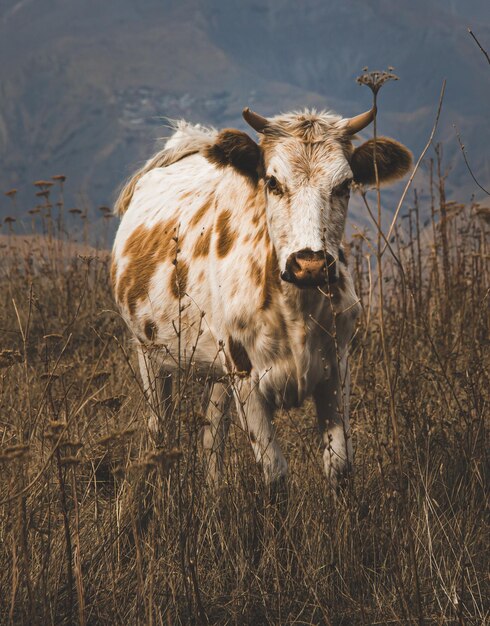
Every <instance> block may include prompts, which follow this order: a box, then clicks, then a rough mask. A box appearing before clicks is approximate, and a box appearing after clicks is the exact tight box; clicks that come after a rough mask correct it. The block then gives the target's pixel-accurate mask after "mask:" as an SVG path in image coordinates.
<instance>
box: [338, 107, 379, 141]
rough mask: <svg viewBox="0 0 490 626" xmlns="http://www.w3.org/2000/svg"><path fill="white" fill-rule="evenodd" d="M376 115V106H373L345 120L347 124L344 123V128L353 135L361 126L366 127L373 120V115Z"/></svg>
mask: <svg viewBox="0 0 490 626" xmlns="http://www.w3.org/2000/svg"><path fill="white" fill-rule="evenodd" d="M375 115H376V107H373V108H372V109H371V110H370V111H365V112H364V113H361V114H360V115H356V116H355V117H351V118H350V119H349V120H347V124H346V125H345V130H346V132H347V134H348V135H355V134H356V133H358V132H359V131H361V130H362V129H363V128H366V126H368V125H369V124H371V122H372V121H373V120H374V116H375Z"/></svg>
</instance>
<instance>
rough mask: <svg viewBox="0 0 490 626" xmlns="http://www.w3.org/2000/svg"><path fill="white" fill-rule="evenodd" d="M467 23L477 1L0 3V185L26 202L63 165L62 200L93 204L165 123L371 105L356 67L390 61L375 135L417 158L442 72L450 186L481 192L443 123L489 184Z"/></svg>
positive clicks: (478, 22) (487, 26)
mask: <svg viewBox="0 0 490 626" xmlns="http://www.w3.org/2000/svg"><path fill="white" fill-rule="evenodd" d="M468 26H471V28H472V29H473V30H474V32H475V33H476V34H477V36H478V38H479V39H480V41H481V42H482V44H483V45H484V46H485V47H486V48H487V49H488V48H490V46H489V42H490V8H489V3H488V1H487V0H411V1H410V2H407V1H402V0H346V1H343V2H334V1H333V0H226V1H223V0H104V1H103V2H102V1H101V0H0V58H1V64H0V103H1V105H0V163H1V169H0V190H2V191H7V190H8V189H10V188H11V187H16V188H18V189H19V196H20V201H21V202H20V204H21V206H22V207H24V208H29V207H30V206H32V205H34V204H35V196H34V188H33V187H32V186H31V183H32V181H34V180H36V179H39V178H49V177H50V176H51V175H53V174H61V173H62V174H65V175H66V176H67V177H68V181H67V185H68V187H67V189H68V196H67V199H68V202H69V203H71V204H77V205H78V206H81V205H83V206H87V207H91V208H92V209H96V207H97V206H99V205H103V204H105V205H107V204H111V203H112V202H113V200H114V198H115V195H116V192H117V189H118V187H119V185H120V184H121V183H122V182H123V181H124V180H125V179H126V177H127V176H128V175H129V174H130V173H131V172H132V171H133V170H134V169H135V168H136V167H138V166H139V165H141V163H142V162H144V161H145V160H146V159H147V158H148V157H149V156H150V155H151V154H152V153H153V151H154V150H155V147H156V146H155V141H156V140H157V139H158V138H159V137H163V136H165V134H166V132H167V130H166V128H165V126H164V124H165V120H164V118H166V117H169V118H180V117H184V118H187V119H189V120H192V121H195V122H201V123H205V124H212V125H215V126H218V127H229V126H236V127H241V128H245V124H244V123H243V121H242V119H241V110H242V108H243V107H244V106H251V107H253V108H254V109H256V110H257V111H259V112H260V113H261V114H263V115H272V114H274V113H277V112H279V111H286V110H290V109H294V108H301V107H305V106H310V107H312V106H315V107H320V108H328V109H333V110H335V111H336V112H338V113H341V114H342V115H344V116H348V115H354V114H356V113H359V112H361V111H364V110H365V109H367V108H369V107H370V105H371V93H370V91H369V90H368V89H367V88H366V87H361V86H359V85H358V84H356V81H355V78H356V76H357V75H359V74H360V73H361V69H362V68H363V67H364V66H368V67H369V68H370V69H386V68H387V66H389V65H391V66H394V67H395V71H396V73H397V74H398V75H399V76H400V79H401V80H400V81H399V82H397V83H390V84H388V85H387V86H385V87H384V88H383V90H382V92H381V103H380V112H379V132H380V133H381V134H387V135H391V136H393V137H396V138H397V139H399V140H400V141H402V142H404V143H405V144H406V145H407V146H409V148H410V149H411V150H412V151H413V152H414V154H415V155H416V156H417V155H418V153H420V151H421V149H422V148H423V146H424V145H425V142H426V141H427V138H428V136H429V133H430V130H431V128H432V125H433V122H434V118H435V112H436V109H437V103H438V98H439V93H440V90H441V84H442V81H443V79H444V78H445V79H447V89H446V97H445V101H444V105H443V113H442V116H441V121H440V127H439V130H438V134H437V139H438V140H439V141H441V142H442V143H443V146H444V165H445V168H447V169H448V170H449V171H450V173H449V176H448V180H447V183H448V188H449V193H448V195H449V196H450V198H451V199H454V200H458V201H463V202H466V201H468V200H469V199H470V198H471V195H472V193H475V194H476V196H477V197H481V196H482V195H483V192H481V191H480V190H479V189H478V188H477V187H476V185H475V184H474V183H473V181H472V180H471V177H470V175H469V173H468V171H467V169H466V167H465V165H464V162H463V158H462V155H461V151H460V148H459V146H458V143H457V140H456V134H455V130H454V127H453V125H456V126H457V128H458V130H459V132H460V133H461V136H462V139H463V141H464V143H465V146H466V149H467V152H468V157H469V160H470V163H471V165H472V168H473V170H474V173H475V175H476V176H477V177H478V179H479V180H480V182H481V183H482V184H483V185H484V186H485V185H486V186H487V187H488V186H490V157H489V149H488V146H489V144H490V131H489V127H488V118H489V113H490V105H489V103H490V68H489V66H488V63H487V62H486V60H485V58H484V57H483V55H482V54H481V52H480V50H479V49H478V48H477V46H476V44H475V42H474V41H473V40H472V39H471V37H470V36H469V34H468V32H467V27H468ZM370 132H372V131H369V129H368V132H367V133H365V136H368V135H369V133H370ZM250 133H251V134H252V135H253V131H251V130H250ZM424 172H425V170H423V171H422V172H421V175H420V177H419V181H418V185H419V186H420V188H421V193H423V192H424V190H425V192H427V179H426V174H425V173H424ZM395 197H396V196H395V194H394V193H393V192H392V193H391V194H388V195H387V196H385V209H386V210H387V211H388V212H389V211H392V210H393V205H394V203H395ZM82 208H83V207H82ZM362 211H363V210H362V207H360V205H358V204H357V205H356V203H354V209H353V216H354V217H355V218H358V219H359V220H360V221H361V222H362V221H363V220H364V216H363V214H362ZM10 212H11V205H10V201H9V198H7V197H5V196H3V194H2V196H1V198H0V216H2V217H3V216H5V215H7V213H10ZM113 222H115V220H113Z"/></svg>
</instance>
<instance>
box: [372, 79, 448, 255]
mask: <svg viewBox="0 0 490 626" xmlns="http://www.w3.org/2000/svg"><path fill="white" fill-rule="evenodd" d="M445 91H446V81H445V80H444V81H443V82H442V88H441V95H440V96H439V104H438V107H437V113H436V119H435V122H434V125H433V126H432V130H431V133H430V136H429V139H428V141H427V143H426V144H425V148H424V149H423V150H422V152H421V154H420V156H419V158H418V159H417V163H416V164H415V167H414V168H413V170H412V173H411V174H410V178H409V179H408V181H407V184H406V185H405V189H404V190H403V193H402V195H401V197H400V200H399V201H398V205H397V207H396V209H395V213H394V214H393V219H392V220H391V225H390V227H389V229H388V234H387V235H386V239H387V240H388V241H389V240H390V238H391V234H392V232H393V228H394V227H395V223H396V220H397V218H398V214H399V213H400V210H401V208H402V205H403V203H404V201H405V197H406V195H407V193H408V190H409V189H410V186H411V184H412V182H413V179H414V178H415V174H416V173H417V171H418V169H419V167H420V164H421V163H422V161H423V159H424V157H425V155H426V154H427V150H428V149H429V148H430V146H431V144H432V140H433V139H434V135H435V133H436V129H437V125H438V124H439V117H440V115H441V109H442V102H443V100H444V93H445ZM385 250H386V245H385V247H384V248H383V251H382V255H383V254H384V252H385Z"/></svg>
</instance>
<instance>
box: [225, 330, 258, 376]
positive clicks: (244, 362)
mask: <svg viewBox="0 0 490 626" xmlns="http://www.w3.org/2000/svg"><path fill="white" fill-rule="evenodd" d="M228 347H229V349H230V356H231V359H232V361H233V364H234V366H235V369H236V374H238V375H243V376H248V375H249V374H250V372H251V371H252V363H251V361H250V358H249V356H248V353H247V351H246V350H245V346H244V345H243V344H242V343H241V342H240V341H238V340H236V339H233V337H229V339H228Z"/></svg>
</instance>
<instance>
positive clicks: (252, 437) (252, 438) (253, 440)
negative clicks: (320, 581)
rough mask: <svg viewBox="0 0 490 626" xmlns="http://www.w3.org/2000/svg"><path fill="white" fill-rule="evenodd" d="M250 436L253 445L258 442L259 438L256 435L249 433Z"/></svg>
mask: <svg viewBox="0 0 490 626" xmlns="http://www.w3.org/2000/svg"><path fill="white" fill-rule="evenodd" d="M248 436H249V437H250V441H251V443H255V442H256V441H257V437H256V436H255V435H254V433H253V432H252V431H250V432H249V433H248Z"/></svg>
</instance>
